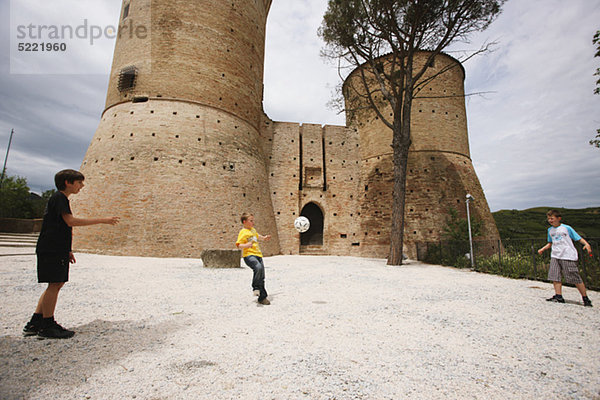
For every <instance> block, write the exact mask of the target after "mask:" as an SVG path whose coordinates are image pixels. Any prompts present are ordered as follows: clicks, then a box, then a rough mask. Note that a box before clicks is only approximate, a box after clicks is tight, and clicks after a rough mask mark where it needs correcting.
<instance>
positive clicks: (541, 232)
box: [492, 207, 600, 240]
mask: <svg viewBox="0 0 600 400" xmlns="http://www.w3.org/2000/svg"><path fill="white" fill-rule="evenodd" d="M550 208H552V207H537V208H530V209H527V210H500V211H496V212H494V213H492V215H493V216H494V220H495V221H496V226H497V227H498V231H499V232H500V237H501V238H502V239H503V240H504V239H529V238H540V239H545V238H546V231H547V229H548V227H549V226H550V225H548V222H547V221H546V212H547V211H548V210H549V209H550ZM555 209H557V210H559V211H560V212H561V214H562V222H564V223H565V224H567V225H571V226H572V227H573V229H575V230H576V231H577V233H579V234H580V235H581V236H583V237H600V207H592V208H584V209H567V208H555Z"/></svg>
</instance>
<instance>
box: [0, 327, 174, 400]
mask: <svg viewBox="0 0 600 400" xmlns="http://www.w3.org/2000/svg"><path fill="white" fill-rule="evenodd" d="M176 322H178V321H173V320H171V321H165V322H162V323H159V324H154V325H152V324H150V323H149V322H148V321H102V320H95V321H92V322H90V323H89V324H86V325H82V326H79V327H76V328H73V330H74V331H75V332H77V333H76V334H75V336H74V337H73V338H71V339H44V340H40V339H38V338H37V337H35V336H32V337H14V336H12V337H11V336H6V337H1V338H0V398H1V399H4V400H6V399H22V398H26V397H28V396H27V394H28V393H29V392H32V391H35V390H36V389H37V388H39V387H40V386H43V385H48V384H51V385H52V384H53V385H60V386H77V385H79V384H81V383H84V382H85V381H86V380H87V378H88V377H89V376H91V375H92V374H93V373H94V371H95V370H97V369H100V368H103V367H106V366H110V365H120V364H119V360H121V359H123V358H125V357H127V356H130V355H132V354H134V353H136V352H142V351H151V350H152V349H154V348H157V347H159V346H160V345H161V344H162V343H163V341H164V339H165V338H166V337H167V336H169V335H170V334H171V333H172V332H174V331H176V330H177V329H178V328H179V327H180V326H181V325H180V324H179V323H176ZM123 368H124V369H126V368H125V367H123Z"/></svg>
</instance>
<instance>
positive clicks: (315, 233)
mask: <svg viewBox="0 0 600 400" xmlns="http://www.w3.org/2000/svg"><path fill="white" fill-rule="evenodd" d="M300 215H301V216H303V217H306V218H308V220H309V221H310V228H309V229H308V230H307V231H306V232H304V233H301V234H300V244H301V245H302V246H307V245H318V246H322V245H323V211H321V208H319V206H318V205H316V204H315V203H308V204H307V205H305V206H304V207H303V208H302V212H301V213H300Z"/></svg>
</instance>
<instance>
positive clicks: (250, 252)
mask: <svg viewBox="0 0 600 400" xmlns="http://www.w3.org/2000/svg"><path fill="white" fill-rule="evenodd" d="M248 242H254V243H253V244H252V247H249V248H247V249H242V257H248V256H258V257H262V256H263V255H262V252H261V251H260V246H259V245H258V232H256V229H254V228H252V229H246V228H243V229H242V230H241V231H240V233H239V234H238V238H237V240H236V242H235V244H236V245H238V244H246V243H248Z"/></svg>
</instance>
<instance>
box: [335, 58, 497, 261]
mask: <svg viewBox="0 0 600 400" xmlns="http://www.w3.org/2000/svg"><path fill="white" fill-rule="evenodd" d="M428 55H429V53H427V52H423V53H421V54H418V55H417V57H416V66H417V67H420V66H421V65H424V62H425V60H426V57H427V56H428ZM442 71H443V73H441V74H440V75H438V76H437V77H435V79H432V80H431V81H430V82H429V83H428V84H427V85H426V86H425V87H424V89H423V90H421V91H420V92H419V93H417V97H416V98H415V100H414V102H413V105H412V112H411V139H412V144H411V147H410V149H409V157H408V166H407V169H408V171H407V182H406V193H405V199H406V206H405V226H404V245H405V249H404V251H405V253H407V254H408V255H409V256H410V257H415V256H416V246H415V243H416V242H418V241H436V240H439V239H440V238H442V236H443V230H444V227H445V226H446V218H447V216H448V213H449V210H450V209H451V208H454V209H456V210H457V211H458V212H459V215H463V216H465V215H466V205H465V199H466V195H467V193H470V194H472V195H473V196H474V197H475V199H476V201H474V202H472V203H471V204H470V206H471V210H472V212H473V215H474V216H475V218H478V219H479V220H481V221H482V222H483V232H482V233H484V234H485V235H486V236H487V237H490V238H499V235H498V231H497V229H496V225H495V222H494V220H493V218H492V215H491V212H490V210H489V208H488V205H487V201H486V200H485V195H484V193H483V190H482V189H481V185H480V183H479V180H478V178H477V175H476V173H475V170H474V168H473V165H472V162H471V159H470V151H469V140H468V133H467V121H466V109H465V104H464V83H463V81H464V70H463V69H462V67H461V66H460V64H459V63H458V62H457V61H456V60H454V59H453V58H451V57H449V56H446V55H444V54H441V55H438V56H437V57H436V59H435V62H434V64H433V66H431V67H430V68H429V69H428V70H427V72H426V74H425V76H424V78H423V79H429V78H431V77H432V76H433V75H434V74H438V73H440V72H442ZM344 86H345V90H346V102H347V108H348V109H350V110H352V109H354V110H359V111H355V112H350V113H348V114H347V115H348V116H349V118H348V123H349V125H350V126H355V127H356V128H357V129H358V132H359V135H360V152H361V159H362V163H361V179H362V183H363V186H362V189H363V193H364V195H363V202H362V204H361V212H362V218H361V223H362V231H363V233H364V239H363V240H364V243H365V246H366V248H368V249H369V253H370V254H371V255H373V256H376V257H386V256H387V254H388V252H389V235H390V231H389V229H390V227H391V211H392V207H391V204H392V201H393V198H392V197H393V195H392V185H393V172H392V171H393V164H392V156H393V154H392V150H391V147H390V146H391V143H392V130H391V129H390V128H388V127H386V126H385V125H384V124H383V123H382V122H381V120H380V119H379V117H378V116H377V115H376V114H375V112H374V111H372V110H364V109H361V107H360V106H361V102H360V100H357V98H356V97H355V96H353V90H358V91H359V93H360V90H361V89H360V84H359V83H358V78H357V74H351V75H350V77H349V78H348V79H347V80H346V82H345V85H344ZM383 114H384V115H386V116H387V115H390V118H391V110H390V108H389V107H386V108H384V111H383Z"/></svg>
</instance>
